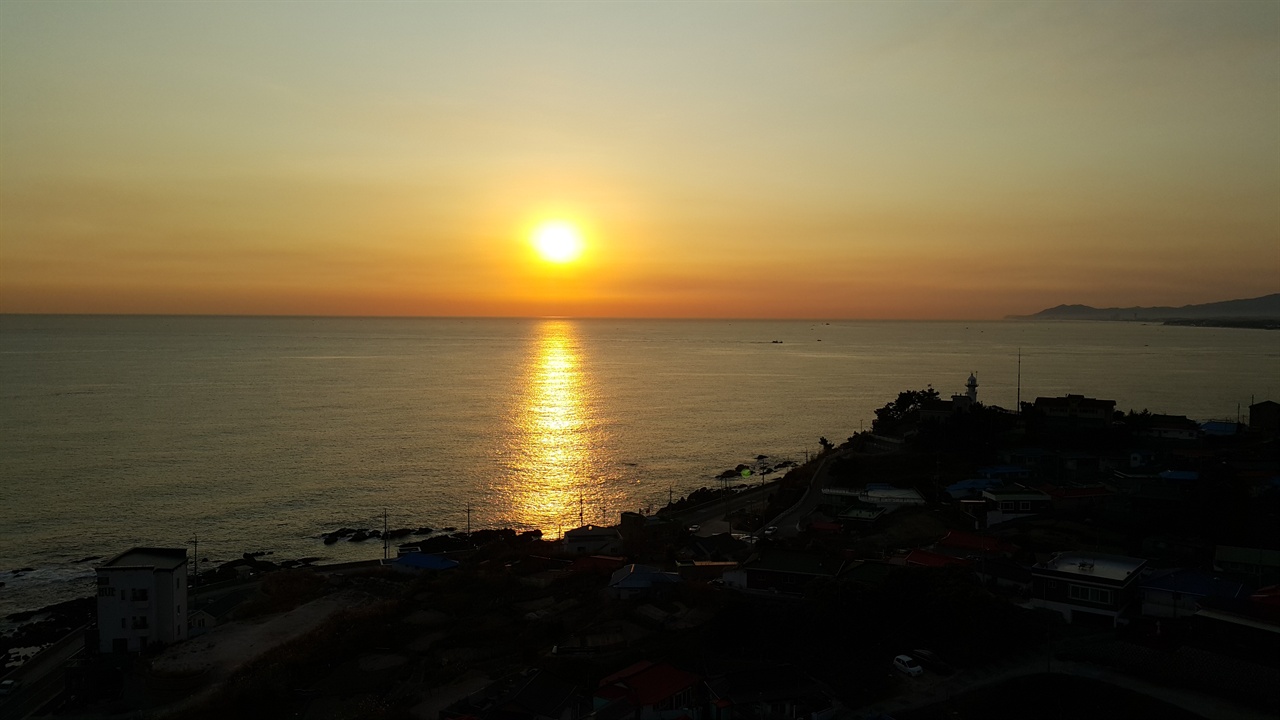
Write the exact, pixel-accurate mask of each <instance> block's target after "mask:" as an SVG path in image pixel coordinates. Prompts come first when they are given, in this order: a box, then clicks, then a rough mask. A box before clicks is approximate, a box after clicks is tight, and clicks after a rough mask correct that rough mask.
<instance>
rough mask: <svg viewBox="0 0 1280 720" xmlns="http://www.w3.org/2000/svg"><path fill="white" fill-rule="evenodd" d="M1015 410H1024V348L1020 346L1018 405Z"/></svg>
mask: <svg viewBox="0 0 1280 720" xmlns="http://www.w3.org/2000/svg"><path fill="white" fill-rule="evenodd" d="M1015 410H1017V411H1018V412H1022V348H1018V406H1017V407H1016V408H1015Z"/></svg>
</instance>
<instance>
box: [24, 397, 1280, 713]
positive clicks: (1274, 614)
mask: <svg viewBox="0 0 1280 720" xmlns="http://www.w3.org/2000/svg"><path fill="white" fill-rule="evenodd" d="M1057 400H1059V401H1066V402H1068V404H1071V403H1075V404H1078V405H1081V406H1082V407H1087V406H1088V403H1095V404H1096V403H1097V402H1098V401H1092V400H1088V399H1087V398H1079V396H1073V398H1060V399H1057ZM1085 401H1087V402H1085ZM940 402H941V403H942V404H941V405H940ZM1271 405H1274V403H1272V404H1270V405H1268V404H1265V403H1263V404H1259V407H1260V408H1261V409H1262V410H1263V411H1268V412H1270V411H1269V410H1268V408H1270V407H1271ZM1257 415H1258V422H1256V423H1255V427H1254V428H1249V431H1248V432H1246V429H1245V428H1244V427H1243V426H1239V427H1237V426H1235V425H1232V427H1231V428H1228V429H1227V430H1230V431H1231V433H1232V434H1230V435H1226V436H1223V435H1207V434H1204V433H1199V434H1197V433H1198V432H1199V431H1198V430H1197V425H1196V424H1195V423H1193V422H1191V421H1189V420H1187V419H1186V418H1174V417H1169V416H1163V415H1153V414H1151V413H1149V412H1146V411H1143V412H1139V413H1135V412H1132V411H1131V412H1129V413H1128V414H1123V413H1114V415H1106V416H1099V418H1098V422H1097V423H1096V424H1095V425H1093V426H1086V425H1084V424H1082V423H1078V422H1076V420H1075V418H1074V416H1072V418H1071V419H1070V420H1069V422H1068V423H1067V424H1064V423H1063V422H1060V421H1057V420H1055V419H1054V418H1053V417H1052V416H1050V415H1046V414H1037V412H1036V410H1035V408H1033V407H1025V408H1023V409H1022V411H1021V412H1019V413H1010V412H1006V411H1003V410H1000V409H998V408H985V407H983V406H981V405H973V406H964V408H962V409H955V408H952V407H949V406H947V405H946V404H945V401H939V400H938V393H936V392H935V391H933V390H932V389H928V390H926V391H917V392H908V393H903V394H902V395H900V396H899V398H898V400H896V401H895V402H892V403H890V404H889V405H887V406H885V408H883V409H882V410H881V411H879V412H877V422H876V425H875V428H874V432H873V433H860V434H859V435H856V436H854V437H851V438H849V440H848V441H847V442H845V443H843V444H841V445H839V446H837V445H836V444H835V443H831V442H829V441H827V439H826V438H822V440H821V441H820V442H821V444H822V446H823V448H824V452H823V453H822V454H821V455H819V456H818V457H817V458H815V459H813V460H812V461H811V462H808V463H805V464H804V465H801V466H799V467H789V468H787V471H786V473H785V475H784V476H783V477H782V478H781V479H780V480H779V481H777V482H775V483H770V484H765V485H759V486H753V487H745V486H739V487H736V488H728V487H726V488H722V489H720V490H715V489H711V490H703V491H700V492H698V493H695V494H694V495H693V496H690V497H689V498H682V499H681V500H680V501H678V502H675V503H672V505H671V506H669V507H667V508H664V509H663V510H662V511H660V512H659V513H658V514H656V515H654V516H650V517H646V516H643V515H640V514H637V513H625V514H624V515H623V516H622V518H621V521H620V523H619V525H617V526H614V527H611V528H598V527H594V526H588V527H584V528H578V529H575V530H572V531H569V532H568V533H566V537H565V538H564V539H562V540H557V541H548V540H544V539H542V537H541V535H540V534H539V533H516V532H513V531H495V530H486V531H481V532H477V533H472V534H463V533H454V534H452V535H449V536H447V537H441V538H437V539H434V540H432V539H426V540H423V541H421V542H418V543H417V544H418V545H420V546H423V548H422V549H423V550H424V552H423V553H419V554H418V555H417V559H418V560H419V561H421V562H422V563H423V564H420V565H415V566H412V567H409V566H400V567H391V566H387V565H383V564H381V563H378V562H370V563H366V564H351V565H347V566H320V565H314V566H313V565H308V564H306V563H302V562H301V561H297V562H296V563H292V565H293V566H292V567H286V564H285V563H280V564H279V565H275V564H273V563H266V562H264V561H263V560H262V559H261V558H255V557H246V558H244V559H243V560H242V561H237V562H238V563H239V565H238V566H237V567H227V568H224V569H223V571H222V572H219V573H210V574H209V575H210V577H217V578H219V579H222V578H223V577H224V576H225V578H226V579H225V580H223V581H222V582H220V583H218V584H215V585H210V586H204V587H200V588H195V589H193V595H192V597H191V601H190V602H191V605H192V607H193V608H197V609H199V610H200V611H201V612H203V613H204V615H205V616H207V618H208V626H207V627H206V626H201V627H200V628H199V629H200V630H203V631H204V632H203V633H202V634H197V633H193V636H192V637H191V639H189V640H187V641H185V642H182V643H178V644H175V645H173V646H171V647H168V648H152V649H151V650H150V651H149V652H147V653H144V654H141V655H139V654H137V653H123V654H119V655H99V656H87V657H82V658H80V659H77V660H73V661H71V662H70V663H66V664H65V666H64V667H61V668H60V669H59V671H58V672H59V673H61V674H60V675H51V676H50V677H49V678H46V679H45V685H44V687H45V688H46V690H49V693H48V697H47V699H46V698H45V697H44V696H41V697H36V696H35V695H36V693H35V691H34V688H31V687H27V688H20V689H19V690H18V694H17V700H15V699H14V697H13V696H10V697H9V698H8V699H7V700H0V717H4V718H7V717H26V716H27V713H28V711H34V710H36V709H37V707H39V708H40V711H41V712H43V713H45V714H49V715H53V716H62V717H81V718H90V717H117V716H119V717H129V716H131V714H134V713H141V714H142V716H145V717H169V718H190V719H194V720H204V719H213V718H228V717H237V716H240V717H249V718H256V717H262V718H276V717H280V718H284V717H296V718H305V719H308V720H342V719H348V718H349V719H351V720H358V719H359V720H364V719H373V720H379V719H387V720H401V719H403V720H409V719H411V718H414V719H421V720H546V719H549V718H550V719H554V720H624V718H635V719H637V720H859V719H860V718H871V717H884V716H886V715H887V716H891V717H896V718H898V720H902V719H903V718H916V719H921V718H948V719H951V718H1003V717H1009V718H1013V717H1018V718H1026V717H1034V718H1041V717H1043V718H1057V717H1062V718H1112V717H1115V718H1129V717H1132V718H1145V717H1161V718H1173V719H1175V720H1177V719H1179V718H1196V717H1207V718H1215V717H1223V718H1255V717H1262V718H1265V717H1275V710H1276V708H1277V707H1280V652H1278V651H1277V650H1278V647H1277V641H1276V638H1280V607H1278V606H1280V602H1278V600H1280V592H1273V590H1272V589H1271V588H1270V586H1272V585H1275V584H1276V583H1277V582H1280V552H1278V551H1277V550H1278V549H1280V483H1278V482H1276V481H1275V479H1274V478H1276V477H1277V476H1278V475H1280V454H1278V452H1277V439H1278V436H1280V429H1273V430H1270V431H1267V430H1265V428H1266V427H1267V426H1266V425H1265V422H1264V421H1266V417H1267V416H1265V415H1264V414H1263V413H1261V412H1260V413H1258V414H1257ZM930 416H932V417H933V419H932V420H929V419H928V418H929V417H930ZM1216 431H1223V429H1222V428H1217V429H1216ZM742 467H745V466H740V467H739V468H736V469H734V470H732V471H726V475H725V477H726V478H728V477H734V476H739V475H740V472H741V470H742ZM969 483H978V485H979V486H980V487H978V488H976V489H975V488H970V489H969V490H964V488H965V487H966V486H967V485H968V484H969ZM958 489H959V490H960V491H959V492H958ZM965 493H968V494H965ZM1011 494H1012V495H1011ZM885 497H889V498H891V499H889V500H887V501H886V502H889V503H891V504H894V503H898V504H895V505H894V506H893V507H892V508H890V509H885V508H884V507H883V506H877V505H875V502H874V501H875V499H876V498H885ZM1010 497H1016V498H1017V500H1016V502H1015V501H1013V500H1009V499H1008V498H1010ZM893 498H896V499H893ZM903 499H908V500H910V502H907V503H905V504H901V503H900V501H901V500H903ZM1020 503H1023V504H1021V505H1020ZM1013 511H1022V512H1013ZM1008 515H1013V516H1014V517H1009V516H1008ZM353 532H358V531H354V530H353ZM405 534H406V535H409V534H412V532H411V531H407V530H406V531H405ZM331 535H332V536H333V537H332V542H337V541H350V540H342V539H341V537H340V536H343V531H338V532H336V533H334V534H331ZM1063 552H1072V553H1077V554H1078V553H1082V552H1083V553H1093V554H1096V556H1097V557H1098V558H1111V560H1112V561H1122V562H1129V563H1132V567H1135V568H1139V570H1138V571H1137V572H1135V573H1133V576H1132V577H1131V578H1130V580H1132V582H1130V581H1128V580H1126V581H1125V583H1124V585H1123V587H1121V586H1119V585H1117V586H1114V590H1109V591H1108V593H1111V592H1114V593H1115V595H1114V596H1113V595H1111V594H1108V595H1106V596H1105V597H1106V598H1107V599H1108V601H1109V600H1110V599H1113V598H1114V599H1115V600H1116V601H1115V602H1114V603H1112V604H1109V605H1107V604H1101V603H1096V602H1094V601H1095V600H1096V596H1088V595H1085V596H1084V597H1083V598H1077V599H1078V600H1079V602H1077V603H1076V604H1074V605H1072V606H1070V607H1072V608H1074V610H1073V614H1072V615H1071V616H1070V617H1068V616H1067V615H1064V614H1060V612H1059V611H1058V608H1055V607H1053V606H1048V607H1046V604H1045V601H1046V597H1045V594H1044V593H1045V588H1046V587H1047V586H1046V585H1044V584H1041V585H1036V584H1035V583H1034V582H1033V580H1032V578H1033V576H1034V575H1035V574H1036V573H1043V572H1045V570H1044V568H1045V567H1046V563H1051V562H1052V561H1053V560H1054V559H1055V558H1056V557H1058V554H1059V553H1063ZM1088 567H1089V569H1090V570H1091V569H1092V568H1093V565H1092V564H1091V563H1088ZM1171 573H1172V574H1171ZM1169 577H1178V578H1199V579H1198V580H1195V582H1196V583H1197V584H1196V585H1194V586H1192V585H1182V586H1175V587H1173V588H1172V589H1173V590H1174V591H1175V592H1172V593H1169V592H1164V591H1161V590H1160V587H1161V586H1160V585H1159V584H1158V582H1159V581H1160V579H1161V578H1169ZM1206 578H1207V579H1206ZM1085 580H1088V578H1086V579H1085ZM1072 582H1074V580H1073V581H1072ZM1082 582H1083V581H1082ZM1186 582H1188V583H1189V582H1191V580H1187V581H1186ZM1152 583H1156V584H1152ZM1193 587H1194V588H1199V589H1198V590H1196V592H1199V593H1200V594H1199V595H1195V596H1194V597H1188V594H1189V593H1188V592H1187V591H1188V590H1190V589H1192V588H1193ZM1162 592H1164V594H1161V593H1162ZM1220 593H1226V597H1219V596H1218V594H1220ZM1091 598H1092V599H1091ZM1071 599H1072V597H1069V596H1067V595H1066V593H1063V600H1064V601H1066V600H1071ZM1055 602H1057V601H1055ZM1091 602H1094V605H1095V606H1094V607H1090V606H1089V605H1090V603H1091ZM1058 604H1059V607H1061V605H1062V603H1058ZM82 611H83V608H82V607H81V606H74V605H73V606H70V610H69V611H68V612H72V613H74V612H82ZM1170 613H1171V614H1170ZM42 632H53V630H52V626H50V628H47V629H45V630H43V631H42ZM64 644H65V643H64ZM90 645H91V646H92V645H93V643H90ZM921 650H925V651H926V652H925V653H921V652H920V651H921ZM901 654H914V655H915V656H917V657H921V658H931V659H930V660H929V661H928V662H923V663H922V664H923V665H924V672H923V673H921V674H918V675H912V676H908V675H906V674H905V673H904V672H900V671H898V670H897V669H895V667H894V665H893V659H894V658H895V656H898V655H901ZM33 662H34V663H36V664H38V659H37V661H33ZM33 684H34V683H33ZM55 684H57V685H58V688H53V685H55ZM24 693H25V695H24ZM19 701H20V702H19ZM14 708H21V709H22V711H21V712H19V711H17V710H14Z"/></svg>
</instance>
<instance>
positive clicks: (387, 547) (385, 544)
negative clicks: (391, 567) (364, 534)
mask: <svg viewBox="0 0 1280 720" xmlns="http://www.w3.org/2000/svg"><path fill="white" fill-rule="evenodd" d="M390 554H391V538H390V537H388V535H387V509H386V508H382V559H383V560H386V559H387V558H388V556H389V555H390Z"/></svg>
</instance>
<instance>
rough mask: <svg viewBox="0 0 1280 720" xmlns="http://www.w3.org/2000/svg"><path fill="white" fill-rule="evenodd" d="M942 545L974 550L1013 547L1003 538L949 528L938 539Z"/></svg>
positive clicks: (988, 550) (995, 550)
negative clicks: (944, 534) (949, 529)
mask: <svg viewBox="0 0 1280 720" xmlns="http://www.w3.org/2000/svg"><path fill="white" fill-rule="evenodd" d="M938 544H939V545H941V546H943V547H949V548H955V549H957V550H975V551H981V552H997V553H1004V552H1013V550H1014V547H1013V546H1012V545H1010V544H1009V543H1007V542H1004V541H1003V540H999V539H997V538H992V537H983V536H981V535H974V534H973V533H967V532H963V531H961V530H951V531H949V532H947V534H946V536H945V537H943V538H942V539H941V540H939V541H938Z"/></svg>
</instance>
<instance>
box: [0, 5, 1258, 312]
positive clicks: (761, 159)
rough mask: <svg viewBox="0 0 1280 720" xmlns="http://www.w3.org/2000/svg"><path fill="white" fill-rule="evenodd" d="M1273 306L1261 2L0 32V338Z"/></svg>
mask: <svg viewBox="0 0 1280 720" xmlns="http://www.w3.org/2000/svg"><path fill="white" fill-rule="evenodd" d="M549 220H560V221H562V222H566V223H569V224H571V226H572V227H573V228H575V229H576V232H577V233H579V235H580V237H581V240H582V247H581V254H580V255H578V256H577V257H576V258H575V259H572V260H570V261H567V262H563V263H554V262H549V261H547V260H546V259H544V258H543V257H541V256H540V255H539V254H538V252H537V250H536V248H535V247H534V246H533V245H532V244H531V242H530V237H531V234H532V233H533V232H534V230H535V228H537V227H538V226H539V225H540V224H541V223H544V222H546V221H549ZM1278 291H1280V3H1276V2H1243V3H1232V2H1212V3H1209V2H1206V3H1196V2H1156V3H1149V2H1126V3H1093V2H1090V3H1071V2H1051V3H1033V2H1032V3H998V4H996V3H991V4H989V3H982V2H966V3H945V2H937V3H778V4H774V3H749V4H745V3H744V4H736V3H695V2H671V3H598V4H597V3H456V4H454V3H411V2H407V3H340V2H326V3H198V2H182V3H144V2H127V3H126V2H100V3H85V2H74V3H72V2H65V3H60V2H17V1H14V0H4V2H0V312H7V313H194V314H318V315H486V316H487V315H497V316H540V315H571V316H628V317H805V318H938V319H949V318H968V319H981V318H998V317H1002V316H1004V315H1006V314H1010V313H1031V312H1035V311H1037V310H1040V309H1042V308H1045V307H1049V306H1052V305H1057V304H1059V303H1075V302H1079V303H1086V304H1091V305H1097V306H1126V305H1182V304H1188V303H1199V302H1211V301H1216V300H1225V299H1232V298H1243V297H1255V296H1258V295H1263V294H1268V293H1273V292H1278Z"/></svg>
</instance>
